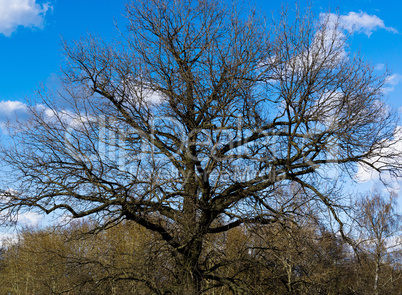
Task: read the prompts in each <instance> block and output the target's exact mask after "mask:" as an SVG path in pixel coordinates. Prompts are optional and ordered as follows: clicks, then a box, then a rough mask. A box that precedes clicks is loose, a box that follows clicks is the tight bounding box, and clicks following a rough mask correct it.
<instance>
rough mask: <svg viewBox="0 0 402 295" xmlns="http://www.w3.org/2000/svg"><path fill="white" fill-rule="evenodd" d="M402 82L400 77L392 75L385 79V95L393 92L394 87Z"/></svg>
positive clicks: (401, 76)
mask: <svg viewBox="0 0 402 295" xmlns="http://www.w3.org/2000/svg"><path fill="white" fill-rule="evenodd" d="M401 81H402V75H399V74H392V75H390V76H388V77H387V80H386V86H384V87H383V91H384V93H385V94H387V93H390V92H392V91H394V90H395V87H396V86H397V85H399V84H400V83H401Z"/></svg>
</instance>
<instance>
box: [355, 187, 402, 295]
mask: <svg viewBox="0 0 402 295" xmlns="http://www.w3.org/2000/svg"><path fill="white" fill-rule="evenodd" d="M395 207H396V195H395V194H391V195H390V196H389V197H385V196H384V195H383V194H381V193H380V192H378V191H373V192H372V194H371V195H369V196H365V197H364V198H362V199H361V200H359V201H358V202H357V209H358V211H357V217H356V220H357V221H358V224H359V227H358V228H359V229H361V231H360V237H359V239H360V243H361V244H362V246H363V247H364V248H366V252H367V253H370V255H371V256H372V259H373V261H374V270H373V274H374V275H373V294H375V295H378V294H381V293H383V291H382V290H383V289H384V287H385V285H386V284H387V283H393V280H397V279H400V277H396V278H392V276H390V277H389V278H384V279H382V280H380V276H381V272H382V265H384V264H385V260H386V259H387V258H389V257H391V256H392V254H396V251H398V250H399V251H400V249H399V248H400V247H401V241H400V237H399V236H398V234H400V233H401V230H402V227H401V216H400V215H398V214H397V213H396V212H395V209H396V208H395ZM389 263H390V261H389ZM381 281H382V283H380V282H381Z"/></svg>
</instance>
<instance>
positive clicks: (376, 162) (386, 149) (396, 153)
mask: <svg viewBox="0 0 402 295" xmlns="http://www.w3.org/2000/svg"><path fill="white" fill-rule="evenodd" d="M378 154H379V155H383V156H388V155H389V156H392V157H393V159H392V160H391V159H390V158H384V157H380V156H374V157H371V158H369V159H366V161H367V162H368V163H370V164H371V165H373V166H374V167H375V168H376V169H380V170H382V169H383V168H389V166H390V165H395V166H398V165H399V163H400V162H401V157H402V126H398V127H397V128H396V130H395V133H394V138H393V139H392V140H387V141H386V142H384V143H383V148H382V149H381V150H380V151H379V152H378ZM355 177H356V180H357V181H359V182H367V181H369V180H378V179H379V178H380V173H379V172H378V171H377V170H375V169H373V168H372V167H370V166H368V165H365V164H359V165H358V171H357V173H356V175H355ZM381 179H382V180H384V181H387V182H389V183H388V185H393V186H395V188H397V187H398V186H399V184H398V183H397V182H395V181H394V180H395V179H394V178H393V177H392V176H391V175H390V174H389V173H382V174H381ZM391 182H393V183H391Z"/></svg>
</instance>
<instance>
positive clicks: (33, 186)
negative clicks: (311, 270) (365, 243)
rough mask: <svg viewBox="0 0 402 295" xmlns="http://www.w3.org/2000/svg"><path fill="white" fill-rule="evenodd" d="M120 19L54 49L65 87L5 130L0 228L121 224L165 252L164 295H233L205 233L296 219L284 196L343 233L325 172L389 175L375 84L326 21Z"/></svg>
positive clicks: (223, 13) (204, 16)
mask: <svg viewBox="0 0 402 295" xmlns="http://www.w3.org/2000/svg"><path fill="white" fill-rule="evenodd" d="M246 11H247V12H246ZM126 16H127V27H126V28H125V29H121V30H119V35H118V36H117V37H116V40H114V41H113V42H106V41H103V40H102V39H101V38H100V37H95V36H88V37H86V38H83V39H81V40H79V41H76V42H72V43H69V42H66V43H65V44H64V47H63V51H64V54H65V57H66V61H65V64H64V66H63V72H62V77H61V78H62V87H61V88H60V89H59V90H58V91H51V90H46V91H45V90H41V91H39V92H38V95H37V98H36V101H39V102H40V104H35V105H32V107H31V108H30V113H31V117H30V119H29V120H27V121H24V122H19V124H18V126H16V127H15V128H14V129H13V130H10V134H12V135H13V136H12V139H13V143H10V142H8V143H7V144H6V145H7V146H6V147H4V148H3V151H2V155H3V160H4V161H5V162H6V164H7V165H9V167H12V172H13V173H14V175H13V176H11V175H9V177H13V178H12V180H13V184H14V185H13V187H12V189H10V188H9V187H4V194H3V195H4V200H3V201H2V203H1V209H2V211H3V213H4V214H3V215H2V216H5V217H11V218H12V217H13V216H16V215H17V214H18V213H21V212H24V211H29V210H34V211H40V212H45V213H52V212H56V214H68V215H70V216H71V217H73V218H83V217H87V216H91V217H92V218H96V219H97V220H98V221H99V223H97V224H99V227H98V228H97V229H95V230H102V229H103V228H106V227H108V226H111V225H113V224H115V223H118V222H120V221H121V220H124V219H128V220H133V221H135V222H136V223H138V224H139V225H141V226H143V227H145V228H147V229H148V230H151V231H154V232H156V233H158V234H159V235H160V237H161V238H162V239H163V240H164V241H165V242H166V243H167V244H168V245H169V247H170V249H171V251H172V253H173V254H172V255H173V256H174V257H175V261H176V263H177V266H178V267H176V268H175V269H176V270H179V271H177V272H176V273H175V276H176V278H177V288H176V289H174V288H173V287H172V288H173V289H172V291H174V292H178V293H181V294H198V293H201V292H203V291H205V290H206V288H207V286H208V288H210V286H211V284H210V282H212V283H213V284H215V285H216V286H221V285H227V286H228V287H229V288H231V289H232V290H233V291H234V292H240V291H241V290H243V291H247V287H246V286H242V283H241V281H240V280H237V278H236V277H233V276H226V275H225V272H224V271H221V270H222V269H224V268H225V267H226V266H227V265H228V263H229V261H227V260H225V259H220V260H219V259H212V260H211V259H210V257H211V255H212V254H213V251H214V249H213V248H211V247H206V241H207V238H208V236H210V235H216V234H219V233H222V232H225V231H227V230H229V229H232V228H235V227H237V226H239V225H241V224H244V223H260V224H269V223H274V222H277V221H279V220H283V219H286V218H287V217H288V216H290V215H292V214H293V213H296V211H295V208H297V207H298V206H297V204H295V202H298V200H300V198H294V196H290V197H289V198H283V197H278V195H280V194H278V190H279V189H281V187H282V186H289V185H290V184H292V183H293V186H296V187H298V188H299V190H300V193H299V195H300V194H303V195H305V197H306V198H307V196H309V197H308V198H307V199H308V200H307V201H314V202H319V203H321V204H322V205H323V206H324V207H325V208H327V210H328V211H329V212H330V214H332V216H333V217H335V219H336V220H337V221H338V222H339V227H340V231H341V233H343V231H342V222H341V219H340V217H339V212H338V206H339V205H341V204H340V203H339V202H338V201H337V198H336V195H334V194H333V195H331V194H329V192H331V191H332V188H333V185H335V182H336V179H334V175H336V173H339V172H340V173H346V174H349V175H354V173H355V172H356V169H357V165H358V164H364V165H366V166H369V167H371V168H372V169H376V170H378V171H381V172H382V171H388V172H391V173H393V174H397V173H399V168H400V167H399V164H398V162H397V161H396V159H397V157H398V156H399V153H398V152H397V151H396V150H393V149H392V148H390V145H392V143H395V140H394V131H395V127H396V125H395V122H396V120H395V117H394V115H393V114H392V112H390V111H388V109H387V108H386V107H385V105H384V102H383V99H382V97H383V91H382V86H383V85H384V83H385V81H386V75H377V74H376V73H375V72H374V69H373V68H372V67H371V66H370V65H369V64H367V63H366V62H364V61H363V60H362V59H361V58H360V57H359V56H358V55H353V54H351V53H350V50H349V49H348V47H347V33H346V32H345V31H344V30H343V29H342V27H341V26H340V24H339V22H337V21H336V19H334V18H333V17H332V16H331V15H321V17H320V19H315V18H314V16H313V15H312V14H311V13H310V12H309V11H304V12H302V13H296V15H294V16H292V17H288V15H287V13H286V12H283V13H282V15H281V17H280V18H278V19H277V20H275V21H273V22H270V21H267V20H266V19H264V18H263V17H261V16H259V15H258V14H256V13H255V12H253V11H250V10H244V9H240V8H239V7H238V6H236V5H231V4H230V3H229V4H228V3H226V4H225V3H221V2H219V1H214V0H202V1H201V0H200V1H195V0H194V1H193V0H166V1H163V0H150V1H135V2H134V3H132V4H128V5H127V7H126ZM292 19H293V20H292ZM385 151H386V152H385ZM208 251H211V253H212V254H211V255H208ZM207 281H208V282H209V283H208V284H206V282H207Z"/></svg>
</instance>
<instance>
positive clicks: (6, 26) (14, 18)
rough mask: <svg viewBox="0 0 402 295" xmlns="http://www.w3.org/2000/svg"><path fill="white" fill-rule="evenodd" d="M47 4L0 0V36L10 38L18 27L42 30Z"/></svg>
mask: <svg viewBox="0 0 402 295" xmlns="http://www.w3.org/2000/svg"><path fill="white" fill-rule="evenodd" d="M51 9H52V6H51V5H50V4H49V3H44V4H38V3H36V0H0V34H3V35H5V36H7V37H8V36H10V35H11V34H12V33H13V32H14V31H15V30H17V28H18V27H19V26H23V27H27V28H43V20H44V17H45V15H46V12H47V11H49V10H51Z"/></svg>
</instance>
